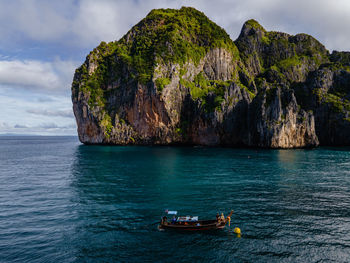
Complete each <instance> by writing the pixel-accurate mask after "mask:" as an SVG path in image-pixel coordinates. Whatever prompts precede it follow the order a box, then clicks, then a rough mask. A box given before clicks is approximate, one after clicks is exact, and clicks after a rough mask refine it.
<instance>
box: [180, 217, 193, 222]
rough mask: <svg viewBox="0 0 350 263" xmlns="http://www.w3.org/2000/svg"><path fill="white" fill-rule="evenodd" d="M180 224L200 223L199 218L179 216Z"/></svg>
mask: <svg viewBox="0 0 350 263" xmlns="http://www.w3.org/2000/svg"><path fill="white" fill-rule="evenodd" d="M177 221H178V222H196V221H198V216H179V217H178V218H177Z"/></svg>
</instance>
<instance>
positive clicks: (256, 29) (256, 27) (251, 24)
mask: <svg viewBox="0 0 350 263" xmlns="http://www.w3.org/2000/svg"><path fill="white" fill-rule="evenodd" d="M264 33H266V30H265V28H264V27H263V26H261V25H260V24H259V22H257V21H256V20H254V19H250V20H248V21H246V22H245V23H244V24H243V27H242V30H241V33H240V35H239V37H240V38H242V37H247V36H252V35H260V36H262V35H263V34H264Z"/></svg>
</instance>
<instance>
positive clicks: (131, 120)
mask: <svg viewBox="0 0 350 263" xmlns="http://www.w3.org/2000/svg"><path fill="white" fill-rule="evenodd" d="M349 100H350V53H347V52H333V53H332V54H329V52H328V51H327V50H326V49H325V47H324V46H323V45H322V44H321V43H319V42H318V41H317V40H316V39H314V38H313V37H311V36H308V35H306V34H298V35H296V36H291V35H288V34H286V33H280V32H268V31H266V30H265V29H264V28H263V27H262V26H261V25H259V24H258V23H257V22H256V21H254V20H249V21H247V22H246V23H245V24H244V25H243V28H242V31H241V34H240V36H239V38H238V39H237V40H236V41H232V40H231V39H230V37H229V36H228V35H227V33H226V32H225V31H224V30H223V29H222V28H220V27H219V26H217V25H216V24H214V23H213V22H211V21H210V20H209V19H208V18H207V17H206V16H205V15H204V14H203V13H201V12H199V11H197V10H195V9H193V8H181V9H180V10H174V9H159V10H153V11H151V12H150V13H149V14H148V15H147V17H146V18H145V19H143V20H142V21H141V22H140V23H138V24H137V25H136V26H134V27H133V28H132V29H131V30H130V31H129V32H128V33H127V34H126V35H125V36H124V37H123V38H122V39H120V40H119V41H116V42H111V43H108V44H107V43H105V42H102V43H101V44H100V45H99V46H98V47H97V48H95V49H94V50H93V51H92V52H90V54H89V55H88V56H87V58H86V61H85V62H84V64H83V65H82V66H81V67H79V68H78V69H77V70H76V73H75V75H74V80H73V84H72V101H73V110H74V114H75V117H76V120H77V124H78V134H79V139H80V141H81V142H83V143H86V144H118V145H125V144H199V145H225V146H251V147H268V148H296V147H314V146H317V145H319V144H321V145H350V136H348V135H350V115H349V113H350V101H349Z"/></svg>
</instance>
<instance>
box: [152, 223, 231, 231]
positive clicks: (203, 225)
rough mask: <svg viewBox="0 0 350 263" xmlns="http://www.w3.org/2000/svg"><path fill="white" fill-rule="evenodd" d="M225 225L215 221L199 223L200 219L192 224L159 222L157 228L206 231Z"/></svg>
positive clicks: (221, 227)
mask: <svg viewBox="0 0 350 263" xmlns="http://www.w3.org/2000/svg"><path fill="white" fill-rule="evenodd" d="M225 225H226V221H225V222H216V221H214V222H213V223H201V222H200V221H198V222H195V223H192V224H187V225H185V224H178V223H175V224H171V223H168V224H162V223H161V224H159V225H158V229H160V230H179V231H206V230H217V229H223V228H224V227H225Z"/></svg>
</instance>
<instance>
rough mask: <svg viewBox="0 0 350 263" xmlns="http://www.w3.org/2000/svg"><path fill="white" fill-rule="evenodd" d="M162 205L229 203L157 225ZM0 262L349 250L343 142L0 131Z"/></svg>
mask: <svg viewBox="0 0 350 263" xmlns="http://www.w3.org/2000/svg"><path fill="white" fill-rule="evenodd" d="M165 209H170V210H178V211H179V213H181V214H182V215H198V216H199V217H202V218H214V217H215V214H216V212H223V213H225V214H227V213H228V212H229V211H230V210H231V209H234V214H233V216H232V220H231V227H230V228H229V227H227V228H226V229H224V230H222V231H216V232H215V231H214V232H207V233H177V232H169V231H163V232H160V231H158V230H157V226H156V224H155V222H157V221H158V220H159V218H160V216H161V215H162V214H163V211H164V210H165ZM234 227H239V228H240V229H241V230H242V236H241V237H240V238H239V237H237V236H236V234H234V232H233V228H234ZM0 262H350V149H349V148H317V149H313V150H262V149H229V148H205V147H136V146H129V147H118V146H114V147H113V146H84V145H82V144H80V143H79V142H78V139H77V138H76V137H0Z"/></svg>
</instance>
